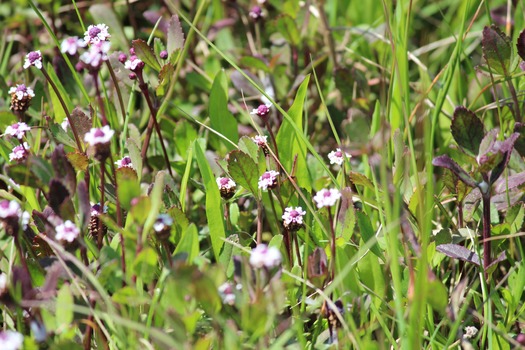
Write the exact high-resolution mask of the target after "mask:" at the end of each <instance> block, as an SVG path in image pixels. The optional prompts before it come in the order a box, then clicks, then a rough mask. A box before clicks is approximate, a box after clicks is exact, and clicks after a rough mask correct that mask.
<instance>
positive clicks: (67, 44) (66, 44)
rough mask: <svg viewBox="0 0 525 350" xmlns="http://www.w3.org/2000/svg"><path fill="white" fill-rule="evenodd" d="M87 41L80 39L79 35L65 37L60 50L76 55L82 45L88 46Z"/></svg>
mask: <svg viewBox="0 0 525 350" xmlns="http://www.w3.org/2000/svg"><path fill="white" fill-rule="evenodd" d="M86 46H87V43H86V42H85V41H84V40H82V39H79V38H78V36H72V37H69V38H66V39H64V41H62V43H61V44H60V51H61V52H63V53H66V52H67V54H68V55H70V56H75V55H76V54H77V52H78V50H79V48H81V47H86Z"/></svg>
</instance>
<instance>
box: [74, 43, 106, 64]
mask: <svg viewBox="0 0 525 350" xmlns="http://www.w3.org/2000/svg"><path fill="white" fill-rule="evenodd" d="M110 47H111V44H110V42H109V41H99V42H97V43H94V44H93V45H91V46H90V47H89V50H88V51H86V52H84V53H83V54H82V55H80V57H79V58H80V60H81V61H82V62H83V63H84V64H85V65H86V66H88V67H89V66H90V67H93V68H100V66H101V65H102V62H104V61H107V60H108V52H109V48H110Z"/></svg>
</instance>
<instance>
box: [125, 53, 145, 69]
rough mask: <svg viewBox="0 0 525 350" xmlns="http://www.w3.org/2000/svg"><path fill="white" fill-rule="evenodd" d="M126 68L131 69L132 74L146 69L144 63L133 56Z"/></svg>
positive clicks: (127, 62)
mask: <svg viewBox="0 0 525 350" xmlns="http://www.w3.org/2000/svg"><path fill="white" fill-rule="evenodd" d="M124 68H126V69H129V70H130V71H132V72H136V71H138V70H142V68H144V62H142V61H141V60H140V59H139V58H138V57H137V56H135V55H133V56H130V57H129V60H127V61H126V63H125V64H124Z"/></svg>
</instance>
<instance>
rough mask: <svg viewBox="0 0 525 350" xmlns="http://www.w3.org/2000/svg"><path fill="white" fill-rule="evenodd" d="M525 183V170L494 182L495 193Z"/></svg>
mask: <svg viewBox="0 0 525 350" xmlns="http://www.w3.org/2000/svg"><path fill="white" fill-rule="evenodd" d="M524 183H525V171H522V172H521V173H518V174H514V175H510V176H509V177H508V178H501V179H499V180H498V181H496V183H495V184H494V192H495V193H504V192H506V191H507V189H509V190H511V189H513V188H515V187H518V186H521V185H523V184H524Z"/></svg>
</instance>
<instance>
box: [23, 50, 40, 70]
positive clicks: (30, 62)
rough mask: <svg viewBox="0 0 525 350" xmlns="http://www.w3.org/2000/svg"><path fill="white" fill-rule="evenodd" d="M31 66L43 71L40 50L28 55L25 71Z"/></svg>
mask: <svg viewBox="0 0 525 350" xmlns="http://www.w3.org/2000/svg"><path fill="white" fill-rule="evenodd" d="M31 66H35V67H36V68H38V69H42V53H41V52H40V50H38V51H31V52H30V53H28V54H27V55H26V61H25V62H24V69H27V68H29V67H31Z"/></svg>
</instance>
